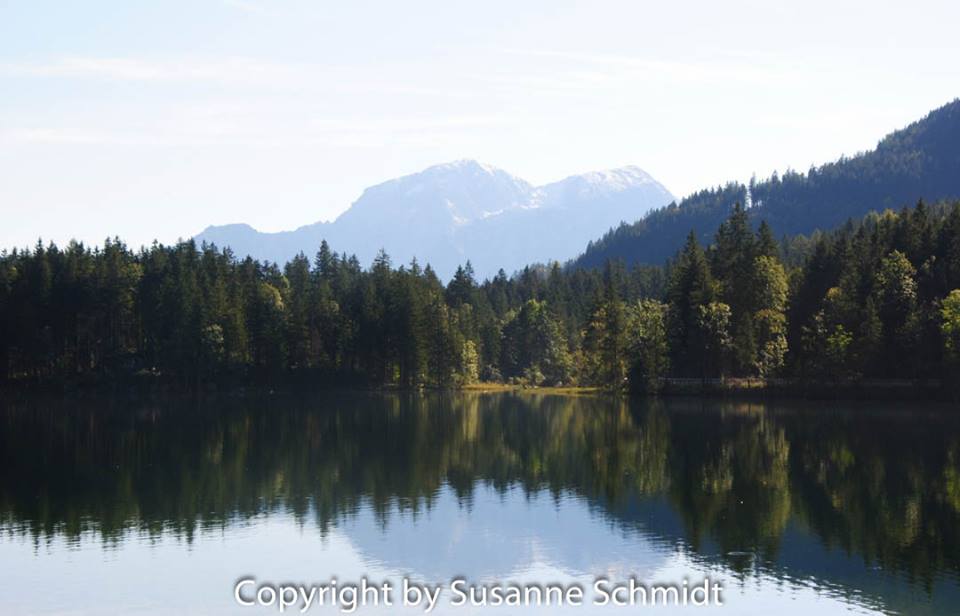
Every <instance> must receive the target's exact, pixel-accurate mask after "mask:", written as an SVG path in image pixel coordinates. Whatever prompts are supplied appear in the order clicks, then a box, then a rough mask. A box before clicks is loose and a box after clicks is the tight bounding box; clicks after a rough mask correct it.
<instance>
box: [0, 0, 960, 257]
mask: <svg viewBox="0 0 960 616" xmlns="http://www.w3.org/2000/svg"><path fill="white" fill-rule="evenodd" d="M788 4H789V5H790V6H787V5H788ZM958 23H960V2H957V1H956V0H951V1H943V2H928V1H914V2H910V3H902V2H896V3H894V2H878V1H873V2H839V1H838V0H832V1H829V2H822V1H819V0H816V1H811V0H806V1H803V2H793V3H786V2H771V1H770V0H763V1H743V0H725V1H723V2H717V1H708V2H678V1H672V2H663V1H659V2H655V3H654V2H641V1H638V0H628V1H624V2H604V1H599V0H592V1H589V2H587V1H581V2H565V1H562V0H546V1H539V0H538V1H526V2H521V1H518V0H510V1H499V0H484V1H482V2H481V1H474V2H455V1H452V0H446V1H440V2H415V1H412V0H405V1H402V2H388V1H382V2H369V1H363V0H359V1H358V0H351V1H338V2H320V1H312V2H307V1H303V2H298V1H291V2H268V1H266V0H189V1H176V0H165V1H162V2H161V1H157V2H145V1H144V2H130V1H126V0H117V1H114V2H97V1H87V2H66V1H61V2H48V1H42V0H23V1H19V2H18V1H9V0H0V213H2V214H3V218H2V220H3V223H2V224H0V246H5V247H11V246H13V245H17V246H22V245H26V244H32V243H33V242H35V241H36V238H37V237H38V236H41V235H42V236H43V237H44V239H53V240H55V241H57V242H65V241H66V240H68V239H69V238H71V237H75V238H78V239H82V240H85V241H88V242H90V241H94V242H99V241H101V240H102V239H103V238H104V237H106V236H107V235H114V234H119V235H121V236H123V237H125V238H127V239H128V240H129V241H130V243H132V244H134V245H139V244H140V243H143V242H149V241H150V240H151V239H153V238H155V237H156V238H159V239H160V240H161V241H171V240H174V239H176V238H177V237H178V236H183V237H187V236H189V235H192V234H194V233H196V232H198V231H200V230H201V229H202V228H203V227H205V226H206V225H207V224H210V223H227V222H248V223H250V224H252V225H254V226H255V227H257V228H259V229H262V230H280V229H286V228H293V227H296V226H299V225H301V224H306V223H310V222H314V221H317V220H322V219H330V218H333V217H335V216H336V215H337V214H338V213H340V212H341V211H343V210H344V209H345V208H346V207H348V206H349V204H350V203H351V202H352V201H353V200H354V199H355V198H356V197H358V196H359V194H360V191H361V190H362V189H363V188H364V187H366V186H368V185H371V184H374V183H376V182H379V181H382V180H385V179H389V178H391V177H394V176H397V175H401V174H404V173H410V172H414V171H418V170H419V169H421V168H423V167H425V166H428V165H430V164H434V163H437V162H443V161H447V160H452V159H458V158H476V159H479V160H481V161H483V162H487V163H490V164H492V165H495V166H498V167H502V168H504V169H506V170H507V171H510V172H512V173H515V174H517V175H519V176H521V177H523V178H525V179H528V180H530V181H532V182H537V183H539V182H545V181H550V180H554V179H559V178H561V177H563V176H565V175H569V174H573V173H578V172H582V171H588V170H592V169H602V168H608V167H615V166H621V165H626V164H636V165H639V166H640V167H642V168H644V169H646V170H647V171H649V172H650V173H651V174H653V175H654V176H655V177H657V178H658V179H660V180H661V181H662V182H663V183H664V184H666V186H667V187H668V188H670V189H671V190H672V191H673V192H674V193H676V194H678V195H683V194H686V193H687V192H689V191H692V190H696V189H698V188H701V187H703V186H706V185H715V184H719V183H722V182H724V181H726V180H730V179H744V180H745V179H748V178H749V177H750V175H751V174H753V173H756V174H757V175H758V176H764V175H767V174H768V173H769V172H771V171H772V170H774V169H777V170H783V169H784V168H787V167H793V168H797V169H801V170H805V169H806V168H807V167H809V165H810V164H811V163H815V162H816V163H820V162H825V161H828V160H831V159H834V158H836V157H837V156H839V155H840V154H842V153H854V152H856V151H858V150H863V149H868V148H871V147H873V146H874V145H875V144H876V141H877V140H878V139H879V138H880V137H881V136H882V135H883V134H885V133H887V132H889V131H890V130H892V129H894V128H897V127H900V126H902V125H904V124H906V123H908V122H910V121H912V120H914V119H918V118H919V117H921V116H922V115H923V114H924V113H926V112H927V111H929V110H930V109H932V108H934V107H937V106H940V105H942V104H944V103H946V102H948V101H950V100H952V99H953V98H955V97H957V96H958V95H960V37H958V36H957V32H956V28H957V24H958Z"/></svg>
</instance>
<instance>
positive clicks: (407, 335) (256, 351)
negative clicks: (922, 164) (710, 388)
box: [0, 203, 960, 390]
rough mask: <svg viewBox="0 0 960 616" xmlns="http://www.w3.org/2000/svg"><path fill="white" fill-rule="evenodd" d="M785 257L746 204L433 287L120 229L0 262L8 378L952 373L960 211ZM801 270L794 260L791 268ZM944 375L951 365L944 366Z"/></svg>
mask: <svg viewBox="0 0 960 616" xmlns="http://www.w3.org/2000/svg"><path fill="white" fill-rule="evenodd" d="M787 252H788V253H789V254H790V255H791V259H789V260H787V262H786V263H784V260H783V259H782V256H783V254H784V247H782V246H780V245H779V244H778V243H777V242H776V241H775V240H774V237H773V234H772V232H771V230H770V228H769V227H768V226H767V225H765V224H762V225H761V226H760V228H759V230H758V231H756V232H754V231H753V230H752V229H751V227H750V224H749V220H748V214H747V211H746V210H744V209H743V208H742V207H739V206H736V207H735V208H734V209H733V211H732V213H730V215H729V216H728V217H727V219H726V220H724V221H722V223H721V224H720V225H719V227H718V229H717V230H716V233H715V235H714V237H713V239H712V244H711V245H710V246H709V247H708V248H706V249H705V248H703V247H702V246H701V243H700V242H699V240H698V238H697V236H696V234H693V233H690V234H689V235H688V238H687V241H686V244H685V245H684V246H683V248H682V250H681V251H680V253H679V254H678V255H677V256H676V258H675V260H673V262H672V264H671V265H670V266H669V267H634V268H631V269H629V270H627V269H624V268H623V267H622V266H620V265H618V264H616V263H614V262H609V263H607V264H606V266H605V268H604V270H603V271H602V272H600V271H598V270H583V269H572V270H564V269H563V268H561V267H560V266H559V265H558V264H553V265H552V266H549V267H545V268H543V267H536V268H535V267H528V268H526V269H525V270H523V271H522V272H521V273H519V274H517V275H516V276H514V277H512V278H508V277H507V276H506V275H505V274H503V273H502V272H501V273H500V274H499V275H497V276H496V277H494V278H493V279H492V280H486V281H484V282H482V283H481V282H478V281H477V280H475V279H474V277H473V274H472V271H471V268H470V266H469V264H467V265H466V266H465V267H461V268H459V269H458V270H457V272H456V275H455V276H454V277H453V279H452V280H451V281H450V282H449V283H448V284H447V285H443V284H442V283H441V282H440V280H439V279H438V278H437V276H436V275H435V274H434V273H433V271H432V270H431V269H430V267H429V266H426V267H423V268H421V267H420V265H418V264H417V263H416V262H412V263H410V264H409V265H404V266H400V267H394V266H393V264H392V263H391V261H390V258H389V257H388V256H387V255H385V254H381V255H380V256H379V257H378V258H377V259H376V260H375V261H374V262H373V264H372V265H371V266H370V267H369V268H368V269H364V268H363V267H361V264H360V263H359V262H358V260H357V259H356V258H355V257H347V256H344V255H338V254H337V253H335V252H332V251H331V250H330V248H329V247H328V246H327V245H326V244H323V245H321V247H320V250H319V251H318V252H317V254H316V256H315V258H314V259H313V260H312V261H311V260H310V259H308V258H307V257H306V256H304V255H300V256H298V257H297V258H295V259H294V260H292V261H291V262H289V263H287V264H286V265H285V266H284V267H283V268H282V269H281V268H279V267H277V266H276V265H272V264H264V263H258V262H256V261H254V260H252V259H249V258H247V259H244V260H237V259H236V258H234V257H233V255H232V254H231V253H230V252H229V251H225V250H224V251H221V250H218V249H216V248H214V247H213V246H209V245H204V246H199V247H198V246H197V245H196V244H195V243H193V242H192V241H190V242H183V243H180V244H177V245H175V246H161V245H154V246H153V247H151V248H149V249H144V250H142V251H140V252H136V253H135V252H132V251H130V250H129V249H128V248H127V247H126V246H125V245H124V244H123V243H121V242H120V241H111V242H107V243H106V244H105V245H104V247H103V248H102V249H100V248H98V249H95V250H91V249H89V248H86V247H84V246H82V245H80V244H71V245H69V246H67V247H66V248H65V249H60V248H57V247H56V246H53V245H49V246H43V245H37V247H36V248H35V249H34V250H31V251H26V252H17V251H15V252H13V253H9V254H8V253H4V254H3V255H2V256H0V323H2V327H3V329H2V331H0V333H2V344H0V378H2V379H3V380H4V381H6V382H8V383H9V382H10V381H15V382H20V383H44V382H46V383H69V382H77V381H83V380H91V381H99V382H112V381H117V380H125V379H131V378H139V379H141V380H154V381H157V382H165V383H169V384H172V385H176V386H181V387H187V388H192V387H197V386H201V385H203V384H205V383H215V382H221V383H238V382H242V383H248V382H259V383H269V384H275V383H277V384H278V383H285V382H291V381H294V382H301V383H310V384H316V385H343V384H348V383H354V384H363V385H375V386H380V385H395V386H402V387H419V386H436V387H452V386H459V385H464V384H468V383H472V382H476V381H479V380H484V381H511V382H519V383H525V384H532V385H540V384H559V383H563V384H581V385H601V386H605V387H611V388H621V387H624V386H629V387H630V388H632V389H635V390H652V389H656V388H657V387H658V386H659V385H660V377H662V376H670V375H672V376H679V377H714V376H762V377H771V376H799V377H804V378H815V379H820V380H824V379H827V380H838V379H845V380H856V379H859V378H862V377H881V378H890V377H893V378H918V377H924V378H937V377H941V378H944V379H945V382H953V381H955V380H956V379H953V378H952V377H955V376H957V372H956V370H957V369H958V367H960V203H958V204H956V205H953V206H949V207H948V206H946V205H941V206H937V207H934V208H927V207H926V206H924V205H922V204H920V205H918V206H917V207H915V208H913V209H905V210H903V211H901V212H900V213H893V212H889V211H888V212H886V213H884V214H880V215H877V214H872V215H869V216H867V217H866V218H864V219H863V220H861V221H860V222H858V223H857V224H849V225H845V226H844V227H843V228H841V229H840V230H837V231H835V232H832V233H829V234H819V235H817V236H815V237H812V238H796V239H795V240H794V241H793V242H791V243H790V248H789V250H787ZM793 263H796V265H792V264H793ZM946 377H951V378H950V379H947V378H946Z"/></svg>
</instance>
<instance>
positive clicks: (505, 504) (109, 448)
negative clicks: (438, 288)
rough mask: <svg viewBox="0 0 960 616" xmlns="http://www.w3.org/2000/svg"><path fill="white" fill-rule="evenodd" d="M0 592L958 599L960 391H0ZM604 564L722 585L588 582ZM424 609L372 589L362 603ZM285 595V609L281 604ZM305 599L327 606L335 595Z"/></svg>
mask: <svg viewBox="0 0 960 616" xmlns="http://www.w3.org/2000/svg"><path fill="white" fill-rule="evenodd" d="M0 460H2V470H0V579H2V584H0V588H2V593H0V613H3V614H18V615H20V614H121V613H124V614H126V613H135V614H228V613H229V614H263V613H278V609H277V607H276V606H273V607H269V608H266V607H263V608H259V607H241V606H239V605H238V604H237V603H236V602H235V600H234V594H233V593H234V586H235V584H236V582H237V580H238V579H241V578H245V577H252V578H256V579H257V580H258V582H257V583H258V584H260V583H266V582H273V583H290V582H293V583H328V582H329V580H330V579H331V577H335V578H337V580H338V581H339V582H340V583H348V582H359V581H360V579H361V578H363V577H367V578H369V579H370V580H371V581H386V580H389V581H392V582H394V583H396V584H399V583H400V580H401V579H402V578H403V577H408V578H410V579H411V580H414V581H418V582H421V583H436V584H444V585H446V584H448V583H449V582H450V580H451V579H452V578H455V577H461V576H465V577H466V578H467V579H468V581H469V582H470V583H476V584H478V585H479V584H488V583H506V582H516V583H531V582H539V583H563V584H571V583H580V584H581V585H582V586H583V587H584V589H585V590H586V591H587V599H588V601H587V602H586V604H585V605H583V606H580V607H576V606H568V607H566V608H563V609H557V608H554V607H542V608H539V609H537V608H523V609H519V608H511V607H498V608H491V607H486V608H480V607H459V608H457V607H452V606H451V605H450V604H449V599H450V598H451V597H449V596H448V594H447V593H444V595H442V596H441V599H440V602H439V604H438V607H437V608H436V609H435V610H434V611H433V612H432V613H433V614H487V613H490V614H556V613H570V614H574V613H577V614H604V613H613V614H627V613H648V612H649V613H665V612H670V613H672V612H675V611H677V612H683V613H694V614H696V613H701V614H702V613H714V614H737V615H740V614H778V615H788V614H811V613H816V614H820V615H825V614H849V613H855V614H911V615H913V614H955V613H960V414H958V413H953V412H950V409H949V408H944V407H931V406H927V405H912V406H910V405H905V406H901V407H891V406H889V405H878V404H874V405H865V404H864V405H852V404H850V403H824V402H792V403H786V402H783V403H773V404H763V403H748V402H730V401H702V400H695V399H666V400H659V401H641V400H636V401H632V400H614V399H609V398H602V397H597V398H593V397H566V396H553V395H533V394H531V395H518V394H456V395H439V394H436V395H422V396H417V395H379V394H359V393H358V394H337V395H328V396H314V397H294V396H269V397H252V398H250V397H248V398H245V397H229V396H225V397H220V398H212V399H204V400H201V401H197V400H187V399H181V400H169V399H163V400H154V401H144V400H124V399H117V398H111V399H88V400H85V401H81V402H63V401H54V400H45V399H28V400H20V401H13V402H6V403H4V405H3V406H2V408H0ZM597 576H605V577H607V578H609V579H610V580H611V581H623V580H627V579H629V578H630V577H631V576H636V577H637V578H639V579H640V580H641V581H645V582H660V583H679V582H681V581H682V580H684V579H687V580H689V581H690V583H694V582H696V581H699V580H702V579H703V578H705V577H707V578H710V579H711V580H714V581H718V582H721V583H722V584H723V588H724V590H723V600H724V605H723V606H719V607H718V606H713V607H698V608H691V607H687V608H670V609H653V608H651V607H636V606H634V607H630V608H613V607H597V606H594V605H590V603H589V598H590V596H591V595H590V587H591V586H592V584H593V581H594V579H595V578H596V577H597ZM397 612H400V613H410V614H416V613H423V610H422V609H421V608H410V609H407V610H403V609H397V608H392V609H391V608H387V607H385V606H382V605H381V606H379V607H374V606H367V607H363V608H360V609H358V610H357V612H355V613H357V614H384V613H397ZM288 613H295V612H292V611H291V612H288ZM309 613H322V614H337V613H339V612H338V609H337V608H335V607H332V606H329V605H328V606H325V607H313V608H311V609H310V612H309Z"/></svg>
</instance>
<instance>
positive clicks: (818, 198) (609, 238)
mask: <svg viewBox="0 0 960 616" xmlns="http://www.w3.org/2000/svg"><path fill="white" fill-rule="evenodd" d="M957 198H960V99H958V100H955V101H953V102H952V103H949V104H947V105H945V106H943V107H941V108H940V109H937V110H935V111H933V112H931V113H930V114H928V115H927V116H926V117H925V118H923V119H922V120H920V121H918V122H914V123H913V124H911V125H910V126H908V127H906V128H904V129H902V130H898V131H896V132H894V133H892V134H890V135H888V136H887V137H885V138H884V139H883V140H881V141H880V143H879V144H878V145H877V147H876V149H874V150H872V151H870V152H865V153H861V154H858V155H856V156H853V157H851V158H841V159H840V160H838V161H836V162H833V163H829V164H826V165H822V166H820V167H814V168H811V169H810V170H809V171H808V172H807V173H797V172H787V173H785V174H784V175H782V176H778V175H776V174H775V175H774V176H773V177H771V178H769V179H767V180H764V181H762V182H751V184H749V185H748V184H742V183H730V184H727V185H726V186H723V187H718V188H715V189H709V190H703V191H700V192H698V193H694V194H693V195H690V196H689V197H687V198H685V199H683V200H682V201H681V202H680V203H679V204H677V203H671V204H670V205H668V206H666V207H663V208H658V209H656V210H653V211H651V212H650V213H648V214H647V215H646V216H644V217H643V218H642V219H640V220H638V221H636V222H634V223H632V224H624V225H621V226H619V227H618V228H616V229H612V230H611V231H610V232H609V233H607V234H606V235H604V236H603V237H602V238H600V239H599V240H598V241H595V242H591V244H590V245H589V246H588V247H587V250H586V252H584V254H583V255H581V256H580V257H579V258H578V259H576V261H575V262H574V265H575V266H579V267H599V266H602V265H603V264H604V263H605V262H606V261H607V260H608V259H620V260H623V261H624V262H626V263H628V264H634V263H662V262H664V261H665V260H667V259H669V258H670V257H672V256H673V255H674V254H675V253H676V251H677V250H678V249H679V248H680V246H681V245H682V244H683V241H684V238H685V236H686V235H687V234H688V233H689V232H690V231H691V230H693V231H694V232H695V233H696V234H697V235H698V236H699V238H700V239H701V241H702V242H703V243H704V244H709V243H712V241H713V234H714V233H715V232H716V229H717V227H718V226H719V225H720V223H721V222H722V221H723V220H724V219H725V218H726V217H727V216H728V215H729V213H730V210H731V208H732V207H733V205H734V204H735V203H736V202H740V203H749V204H751V207H750V209H749V214H750V217H751V219H753V221H754V223H755V224H758V223H759V221H760V220H766V221H767V222H768V223H769V224H770V226H771V227H772V228H773V231H774V232H775V233H776V234H777V235H794V234H798V233H810V232H812V231H815V230H817V229H821V230H827V229H831V228H834V227H837V226H839V225H842V224H843V223H845V222H846V221H847V220H850V219H854V220H857V219H860V218H861V217H862V216H863V215H864V214H867V213H868V212H870V211H875V210H884V209H887V208H894V209H896V208H901V207H904V206H910V205H915V204H916V203H917V201H919V200H921V199H923V200H925V201H926V202H928V203H933V202H936V201H942V200H952V199H957Z"/></svg>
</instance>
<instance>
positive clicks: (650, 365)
mask: <svg viewBox="0 0 960 616" xmlns="http://www.w3.org/2000/svg"><path fill="white" fill-rule="evenodd" d="M627 322H628V326H627V331H628V337H627V340H628V343H627V355H628V356H629V357H630V358H631V364H630V368H629V373H628V374H629V382H630V389H631V390H633V391H638V392H647V393H654V392H657V391H659V389H660V379H661V378H662V377H665V376H667V372H668V370H669V368H670V346H669V342H668V338H667V305H666V304H664V303H663V302H660V301H657V300H655V299H645V300H641V301H640V302H638V303H636V304H633V305H632V306H631V307H630V309H629V314H628V317H627Z"/></svg>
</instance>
